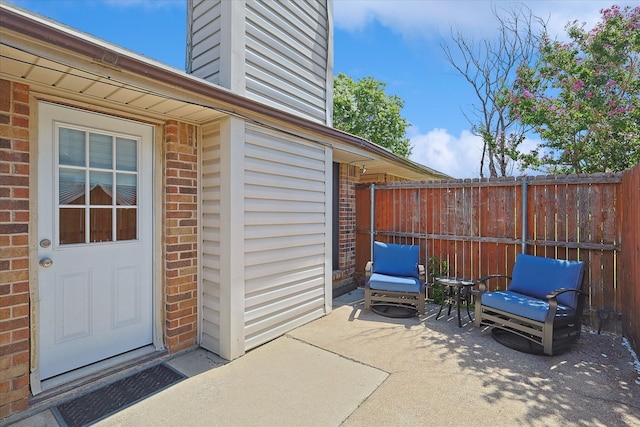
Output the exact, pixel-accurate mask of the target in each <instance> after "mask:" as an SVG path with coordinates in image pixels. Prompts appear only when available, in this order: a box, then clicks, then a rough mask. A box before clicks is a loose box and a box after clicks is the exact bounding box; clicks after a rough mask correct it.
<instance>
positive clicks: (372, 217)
mask: <svg viewBox="0 0 640 427" xmlns="http://www.w3.org/2000/svg"><path fill="white" fill-rule="evenodd" d="M370 189H371V209H370V210H371V212H370V221H371V224H370V225H369V259H370V260H373V241H374V234H375V226H376V219H375V214H376V208H375V202H376V185H375V184H371V187H370Z"/></svg>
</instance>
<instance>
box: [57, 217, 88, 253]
mask: <svg viewBox="0 0 640 427" xmlns="http://www.w3.org/2000/svg"><path fill="white" fill-rule="evenodd" d="M84 212H85V210H84V208H80V209H77V208H74V209H68V208H65V209H60V224H58V226H59V228H60V244H61V245H70V244H72V243H84V241H85V225H84V224H85V218H84Z"/></svg>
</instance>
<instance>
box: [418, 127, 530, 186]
mask: <svg viewBox="0 0 640 427" xmlns="http://www.w3.org/2000/svg"><path fill="white" fill-rule="evenodd" d="M409 140H410V142H411V145H412V147H413V150H412V152H411V156H410V159H411V160H413V161H414V162H417V163H420V164H422V165H425V166H428V167H430V168H432V169H435V170H437V171H438V172H442V173H446V174H447V175H450V176H452V177H453V178H456V179H462V178H480V160H481V158H482V138H480V137H479V136H476V135H473V134H472V133H471V132H470V131H468V130H463V131H462V132H461V133H460V136H458V137H456V136H455V135H452V134H450V133H449V132H448V131H447V130H446V129H438V128H436V129H432V130H431V131H429V132H427V133H426V134H421V133H420V132H419V129H417V128H415V127H412V128H410V129H409ZM540 142H541V141H540V140H539V139H532V138H527V139H525V140H524V141H523V142H522V144H520V147H519V150H520V151H521V152H523V153H524V152H527V153H528V152H530V151H531V150H533V149H534V148H536V147H537V146H538V144H540ZM539 173H540V172H536V171H533V170H525V171H520V169H518V168H517V167H516V165H512V170H510V171H509V173H508V175H514V176H517V175H523V174H526V175H537V174H539ZM486 176H488V173H487V172H486V170H485V177H486Z"/></svg>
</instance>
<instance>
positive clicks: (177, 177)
mask: <svg viewBox="0 0 640 427" xmlns="http://www.w3.org/2000/svg"><path fill="white" fill-rule="evenodd" d="M196 131H197V129H196V127H195V126H192V125H187V124H184V123H178V122H176V121H168V122H167V123H166V125H165V129H164V134H165V178H164V179H165V187H164V188H165V192H164V197H165V206H164V210H165V276H166V277H165V280H166V282H165V310H166V311H165V339H166V344H167V346H168V347H169V351H170V352H171V353H175V352H177V351H180V350H184V349H187V348H190V347H193V346H194V345H196V339H197V327H198V307H197V302H198V291H197V280H198V274H197V273H198V263H197V261H198V255H197V251H198V200H197V197H198V191H197V189H198V183H197V178H198V176H197V175H198V168H197V165H198V152H197V150H198V146H197V133H196Z"/></svg>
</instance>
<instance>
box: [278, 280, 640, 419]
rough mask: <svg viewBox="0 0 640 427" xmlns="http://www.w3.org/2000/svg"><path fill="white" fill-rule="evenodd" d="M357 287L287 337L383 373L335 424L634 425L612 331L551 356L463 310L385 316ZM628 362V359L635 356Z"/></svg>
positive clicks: (634, 385) (627, 372)
mask: <svg viewBox="0 0 640 427" xmlns="http://www.w3.org/2000/svg"><path fill="white" fill-rule="evenodd" d="M361 292H362V291H360V290H357V291H354V292H352V293H351V295H347V296H344V297H341V298H338V299H336V300H334V301H335V305H334V307H335V308H334V311H333V312H332V313H331V314H330V315H329V316H327V317H325V318H322V319H319V320H317V321H315V322H312V323H309V324H307V325H305V326H303V327H301V328H298V329H296V330H294V331H292V332H291V333H289V334H288V335H287V336H288V337H293V338H296V339H298V340H301V341H303V342H305V343H309V344H311V345H314V346H318V347H320V348H322V349H325V350H328V351H331V352H334V353H336V354H338V355H340V356H342V357H345V358H348V359H350V360H354V361H357V362H359V363H362V364H365V365H368V366H372V367H375V368H377V369H380V370H383V371H385V372H387V373H388V374H389V377H388V378H387V379H386V380H385V382H384V383H382V384H381V385H380V387H379V388H378V389H377V390H376V391H375V392H373V393H372V395H371V396H370V397H369V398H368V399H366V400H365V401H364V402H363V403H362V404H361V405H360V407H359V408H358V409H357V410H356V411H355V412H354V413H353V414H351V416H350V417H349V418H348V419H347V420H346V421H345V425H365V424H369V425H371V423H374V424H377V425H391V424H393V425H398V424H403V425H404V424H415V423H421V424H426V425H462V424H463V423H465V424H466V423H473V424H474V425H493V426H498V425H616V426H618V425H629V426H630V425H640V378H639V377H638V375H639V372H638V371H637V370H636V369H637V367H636V366H634V361H636V360H634V359H635V358H634V355H633V354H632V353H631V352H630V351H629V349H628V348H627V347H626V346H625V345H624V344H623V342H622V339H621V338H620V337H619V336H616V335H611V334H603V335H597V334H595V333H592V332H590V331H587V330H584V331H583V334H582V336H581V338H580V339H579V340H578V341H577V343H575V344H574V345H573V347H572V348H571V349H570V350H569V351H567V352H565V353H563V354H560V355H556V356H552V357H549V356H537V355H530V354H524V353H520V352H517V351H514V350H511V349H509V348H507V347H504V346H502V345H500V344H498V343H497V342H495V341H494V340H493V339H492V337H491V334H490V333H489V332H488V331H487V330H486V329H485V330H478V329H476V328H474V327H473V323H472V322H470V321H469V319H468V318H467V317H466V315H464V317H463V322H466V323H463V327H462V328H458V325H457V321H456V318H455V317H453V316H452V317H449V318H447V317H446V316H445V317H440V319H439V320H435V317H436V313H437V311H438V308H439V306H437V305H428V306H427V313H426V314H425V316H422V317H420V318H417V317H414V318H408V319H394V318H387V317H383V316H380V315H378V314H375V313H373V312H371V311H368V310H363V306H364V304H363V302H362V300H361V297H360V295H361ZM636 362H637V361H636Z"/></svg>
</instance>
